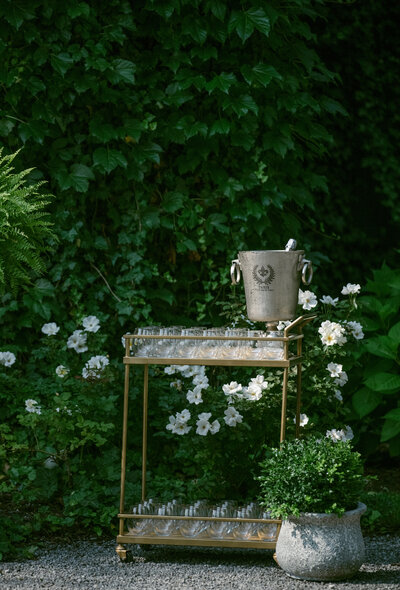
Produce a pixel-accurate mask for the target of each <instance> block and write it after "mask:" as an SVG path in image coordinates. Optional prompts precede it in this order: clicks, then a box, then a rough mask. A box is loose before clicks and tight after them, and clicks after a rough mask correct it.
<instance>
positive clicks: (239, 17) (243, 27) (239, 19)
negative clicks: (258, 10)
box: [228, 10, 254, 43]
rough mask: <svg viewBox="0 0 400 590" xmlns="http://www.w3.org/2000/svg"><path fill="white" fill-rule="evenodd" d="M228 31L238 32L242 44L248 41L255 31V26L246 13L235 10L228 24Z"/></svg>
mask: <svg viewBox="0 0 400 590" xmlns="http://www.w3.org/2000/svg"><path fill="white" fill-rule="evenodd" d="M228 31H229V32H230V33H231V32H232V31H236V33H237V35H238V37H239V38H240V39H241V41H242V43H244V42H245V41H247V39H248V38H249V37H250V36H251V34H252V33H253V31H254V24H253V22H252V21H251V19H250V18H249V16H248V14H247V13H246V12H239V11H237V10H234V11H233V12H232V14H231V18H230V19H229V23H228Z"/></svg>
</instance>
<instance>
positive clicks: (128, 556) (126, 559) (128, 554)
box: [116, 545, 133, 563]
mask: <svg viewBox="0 0 400 590" xmlns="http://www.w3.org/2000/svg"><path fill="white" fill-rule="evenodd" d="M116 552H117V555H118V557H119V559H120V561H121V562H122V563H130V562H132V561H133V555H132V551H130V550H128V549H125V547H123V546H122V545H118V546H117V548H116Z"/></svg>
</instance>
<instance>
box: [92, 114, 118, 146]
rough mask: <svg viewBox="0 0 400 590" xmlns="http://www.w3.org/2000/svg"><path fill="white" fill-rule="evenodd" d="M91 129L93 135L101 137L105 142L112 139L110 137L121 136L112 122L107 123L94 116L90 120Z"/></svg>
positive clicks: (97, 137)
mask: <svg viewBox="0 0 400 590" xmlns="http://www.w3.org/2000/svg"><path fill="white" fill-rule="evenodd" d="M89 131H90V133H91V134H92V136H93V137H96V139H99V140H100V141H102V142H103V143H106V142H108V141H110V139H116V138H117V137H119V136H120V133H119V131H118V129H116V127H114V126H113V125H111V124H110V123H105V122H104V121H102V120H101V119H98V118H94V119H92V120H91V121H90V123H89Z"/></svg>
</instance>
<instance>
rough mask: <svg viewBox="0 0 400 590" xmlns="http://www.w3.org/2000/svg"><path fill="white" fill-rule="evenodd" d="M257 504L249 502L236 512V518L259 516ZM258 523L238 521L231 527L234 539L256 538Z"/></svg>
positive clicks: (246, 539) (247, 539)
mask: <svg viewBox="0 0 400 590" xmlns="http://www.w3.org/2000/svg"><path fill="white" fill-rule="evenodd" d="M259 512H260V510H259V506H258V504H255V503H254V502H251V503H250V504H248V505H247V506H244V507H243V508H242V509H239V510H238V512H237V517H238V518H244V519H246V518H259ZM257 527H258V523H255V522H238V523H236V526H235V528H234V529H233V536H234V537H235V539H240V540H243V541H249V540H250V539H255V538H258V535H257Z"/></svg>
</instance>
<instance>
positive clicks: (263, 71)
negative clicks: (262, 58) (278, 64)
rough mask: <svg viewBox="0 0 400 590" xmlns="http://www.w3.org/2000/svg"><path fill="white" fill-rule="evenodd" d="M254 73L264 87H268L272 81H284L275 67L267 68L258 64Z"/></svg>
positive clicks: (253, 70)
mask: <svg viewBox="0 0 400 590" xmlns="http://www.w3.org/2000/svg"><path fill="white" fill-rule="evenodd" d="M252 72H253V76H254V79H255V80H257V82H259V83H260V84H261V85H262V86H264V87H265V86H268V84H269V83H270V82H271V80H274V79H275V80H282V76H281V75H280V74H279V72H277V70H276V69H275V68H274V67H273V66H267V65H266V64H257V65H256V66H254V68H253V69H252Z"/></svg>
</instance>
